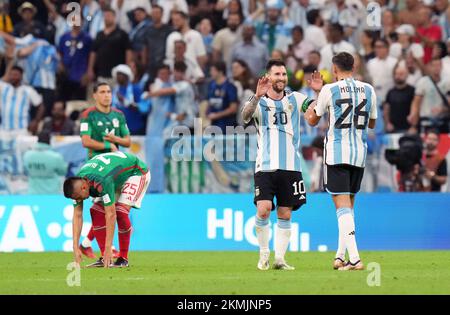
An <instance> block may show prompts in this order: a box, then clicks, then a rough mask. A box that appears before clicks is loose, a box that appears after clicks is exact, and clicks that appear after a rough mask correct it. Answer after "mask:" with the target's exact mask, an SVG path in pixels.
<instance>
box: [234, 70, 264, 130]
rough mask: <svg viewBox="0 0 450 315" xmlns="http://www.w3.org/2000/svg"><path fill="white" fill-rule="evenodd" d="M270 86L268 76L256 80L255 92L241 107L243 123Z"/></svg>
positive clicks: (246, 121) (250, 117) (248, 119)
mask: <svg viewBox="0 0 450 315" xmlns="http://www.w3.org/2000/svg"><path fill="white" fill-rule="evenodd" d="M269 87H270V81H269V77H268V76H263V77H261V78H260V79H259V80H258V85H257V86H256V93H255V95H253V96H252V97H251V98H250V99H249V100H248V101H247V102H245V104H244V106H243V107H242V112H241V114H242V119H243V121H244V123H246V124H248V123H249V122H250V120H251V119H252V117H253V114H254V113H255V111H256V107H257V106H258V103H259V100H260V99H261V97H263V96H264V95H265V94H266V93H267V91H268V90H269Z"/></svg>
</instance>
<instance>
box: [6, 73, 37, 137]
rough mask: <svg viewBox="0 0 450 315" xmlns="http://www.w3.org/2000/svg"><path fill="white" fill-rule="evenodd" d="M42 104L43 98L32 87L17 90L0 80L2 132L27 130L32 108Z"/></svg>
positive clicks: (25, 86) (21, 87)
mask: <svg viewBox="0 0 450 315" xmlns="http://www.w3.org/2000/svg"><path fill="white" fill-rule="evenodd" d="M41 103H42V96H41V95H40V94H39V93H37V92H36V90H35V89H33V88H32V87H31V86H27V85H21V86H19V87H17V88H15V87H14V86H12V85H11V84H9V83H7V82H5V81H2V80H0V116H1V124H0V129H2V130H26V129H27V128H28V124H29V119H30V117H29V110H30V107H31V106H38V105H40V104H41Z"/></svg>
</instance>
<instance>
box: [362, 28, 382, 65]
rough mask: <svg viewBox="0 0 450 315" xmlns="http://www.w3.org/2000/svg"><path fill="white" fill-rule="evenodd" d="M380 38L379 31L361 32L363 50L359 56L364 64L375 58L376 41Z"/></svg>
mask: <svg viewBox="0 0 450 315" xmlns="http://www.w3.org/2000/svg"><path fill="white" fill-rule="evenodd" d="M378 38H379V32H378V31H372V30H364V31H362V32H361V49H360V50H359V54H360V55H361V56H362V57H363V59H364V60H363V61H364V62H368V61H369V60H370V59H373V58H375V41H376V40H377V39H378Z"/></svg>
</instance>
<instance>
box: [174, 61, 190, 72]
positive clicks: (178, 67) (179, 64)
mask: <svg viewBox="0 0 450 315" xmlns="http://www.w3.org/2000/svg"><path fill="white" fill-rule="evenodd" d="M173 69H174V70H175V71H178V72H183V73H184V72H186V70H187V66H186V64H185V63H184V61H176V62H175V64H174V65H173Z"/></svg>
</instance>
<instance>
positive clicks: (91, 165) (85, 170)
mask: <svg viewBox="0 0 450 315" xmlns="http://www.w3.org/2000/svg"><path fill="white" fill-rule="evenodd" d="M147 171H148V168H147V165H146V164H145V163H144V162H142V161H141V160H140V159H139V158H137V157H136V156H134V155H133V154H130V153H124V152H120V151H116V152H110V153H103V154H98V155H96V156H95V157H93V158H92V159H90V160H89V161H87V162H86V164H84V165H83V166H82V167H81V169H80V171H79V172H78V174H77V176H79V177H82V178H86V179H87V180H88V181H89V195H90V196H91V197H101V198H102V199H103V204H104V205H105V206H109V205H112V204H114V203H115V198H116V197H115V193H116V191H117V190H120V188H121V187H122V186H123V184H124V183H125V182H126V181H127V179H128V178H130V177H131V176H140V175H144V174H145V173H147Z"/></svg>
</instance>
